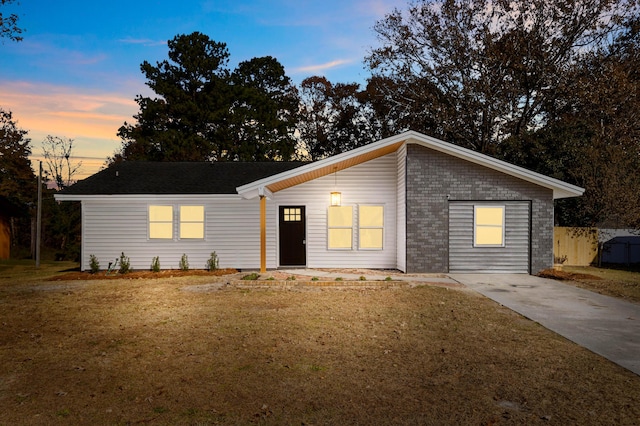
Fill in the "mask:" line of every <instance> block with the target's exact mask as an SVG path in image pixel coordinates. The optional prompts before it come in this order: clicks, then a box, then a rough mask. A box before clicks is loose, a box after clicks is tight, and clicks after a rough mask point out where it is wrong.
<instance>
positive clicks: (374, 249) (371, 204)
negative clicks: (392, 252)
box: [358, 203, 386, 251]
mask: <svg viewBox="0 0 640 426" xmlns="http://www.w3.org/2000/svg"><path fill="white" fill-rule="evenodd" d="M363 206H364V207H382V225H381V226H361V225H360V207H363ZM385 211H386V206H385V205H384V204H375V203H367V204H358V250H362V251H382V250H384V241H385V235H384V234H385V232H384V228H385V226H384V223H385V221H384V215H385ZM362 229H381V230H382V247H380V248H377V247H362V238H360V230H362Z"/></svg>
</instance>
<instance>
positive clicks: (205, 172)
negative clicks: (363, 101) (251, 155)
mask: <svg viewBox="0 0 640 426" xmlns="http://www.w3.org/2000/svg"><path fill="white" fill-rule="evenodd" d="M304 164H306V163H304V162H300V161H279V162H255V163H243V162H218V163H213V162H198V163H193V162H191V163H186V162H179V163H172V162H163V163H162V162H148V161H124V162H122V163H118V164H115V165H113V166H111V167H109V168H107V169H104V170H102V171H100V172H98V173H96V174H94V175H92V176H89V177H88V178H86V179H84V180H81V181H79V182H77V183H75V184H73V185H71V186H69V187H68V188H65V189H64V190H62V191H60V194H65V195H129V194H130V195H133V194H237V192H236V188H237V187H238V186H241V185H245V184H247V183H250V182H253V181H256V180H259V179H263V178H265V177H268V176H272V175H275V174H278V173H281V172H284V171H287V170H291V169H294V168H296V167H299V166H302V165H304Z"/></svg>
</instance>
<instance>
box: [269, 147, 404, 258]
mask: <svg viewBox="0 0 640 426" xmlns="http://www.w3.org/2000/svg"><path fill="white" fill-rule="evenodd" d="M397 175H398V174H397V159H396V154H395V153H393V154H388V155H386V156H384V157H380V158H377V159H375V160H371V161H368V162H366V163H363V164H359V165H357V166H354V167H351V168H349V169H346V170H342V171H339V172H338V173H337V175H335V176H334V174H331V175H328V176H324V177H322V178H319V179H316V180H313V181H310V182H306V183H303V184H300V185H297V186H294V187H291V188H288V189H285V190H283V191H280V192H277V193H276V194H274V200H273V201H274V202H275V203H276V204H277V205H278V206H280V205H303V206H306V213H307V217H306V225H307V235H306V237H307V266H308V267H310V268H329V267H336V268H397V248H396V246H397V240H396V226H397V224H396V222H397V219H396V215H397V207H396V190H397V185H398V184H397ZM331 191H340V192H341V193H342V205H343V206H353V207H354V218H353V220H354V222H353V223H354V228H353V235H354V238H353V249H352V250H346V251H345V250H329V249H328V248H327V209H328V207H329V204H330V195H329V194H330V192H331ZM358 204H371V205H383V206H384V242H383V244H384V248H383V250H359V249H358V228H357V223H358V216H357V215H358V209H357V207H358ZM273 214H274V215H276V216H274V217H270V218H269V219H270V223H271V222H275V223H277V221H276V219H277V209H276V210H274V211H273ZM276 252H277V251H276ZM271 253H272V252H270V254H271Z"/></svg>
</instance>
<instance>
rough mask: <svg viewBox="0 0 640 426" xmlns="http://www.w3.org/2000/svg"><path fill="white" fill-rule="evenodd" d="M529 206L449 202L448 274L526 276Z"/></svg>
mask: <svg viewBox="0 0 640 426" xmlns="http://www.w3.org/2000/svg"><path fill="white" fill-rule="evenodd" d="M530 212H531V203H530V202H528V201H517V202H514V201H505V202H460V201H452V202H450V203H449V272H491V273H496V272H506V273H529V269H530V268H529V259H530V247H529V246H530V241H531V238H530V229H531V227H530V223H531V221H530V217H531V213H530Z"/></svg>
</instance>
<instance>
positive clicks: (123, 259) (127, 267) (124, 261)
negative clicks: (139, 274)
mask: <svg viewBox="0 0 640 426" xmlns="http://www.w3.org/2000/svg"><path fill="white" fill-rule="evenodd" d="M118 272H120V273H121V274H126V273H127V272H131V261H130V260H129V258H128V257H127V256H125V255H124V252H122V253H121V254H120V269H118Z"/></svg>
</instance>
